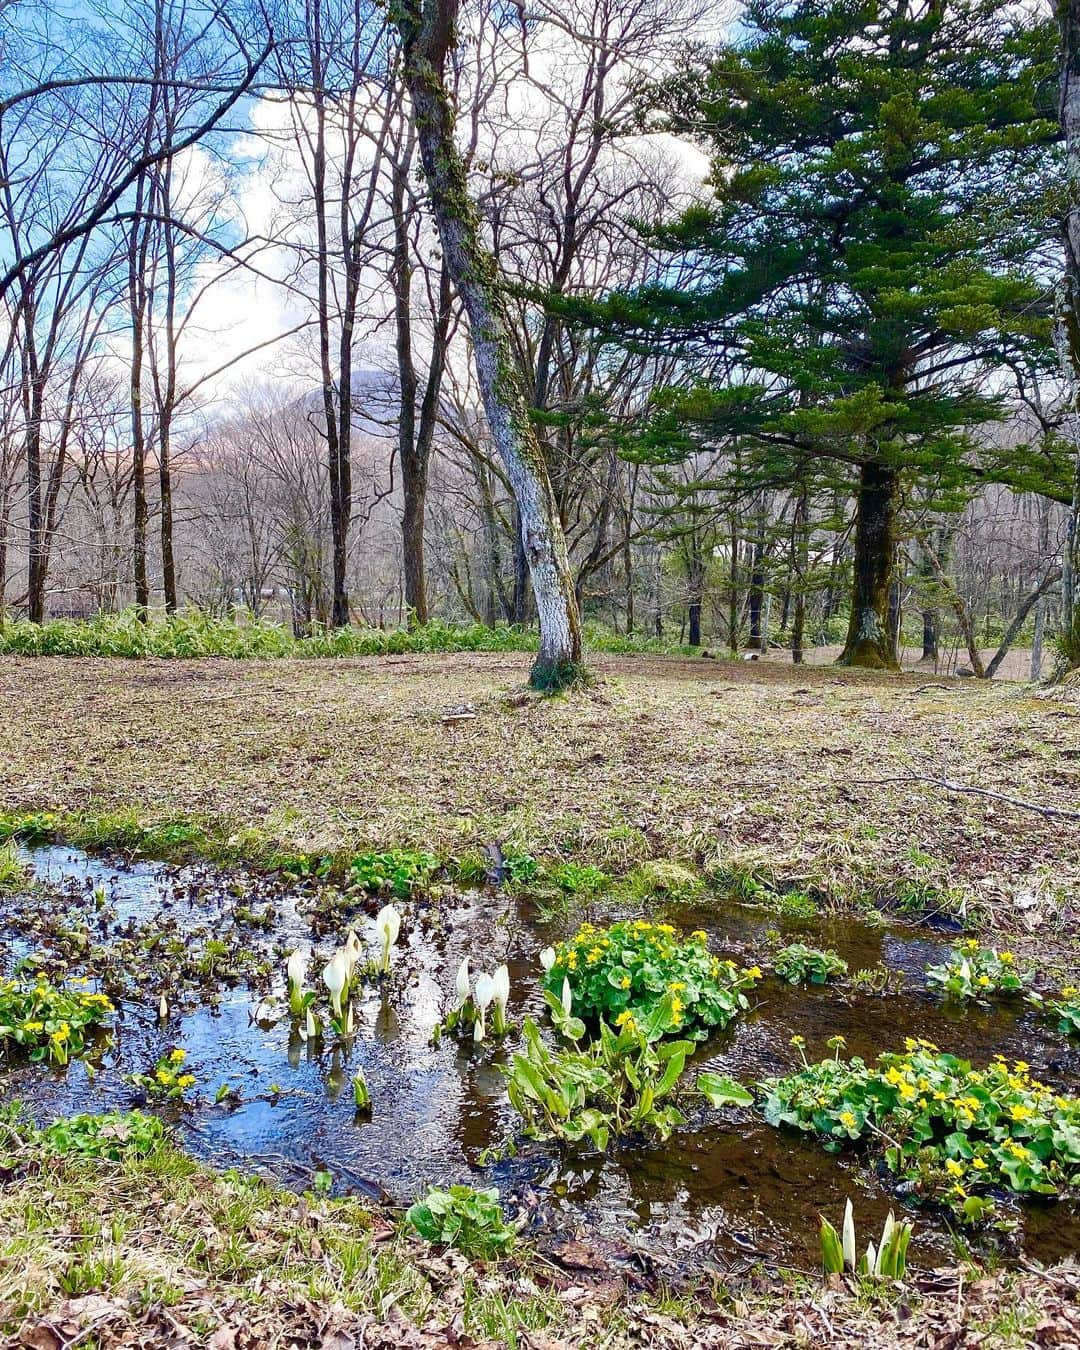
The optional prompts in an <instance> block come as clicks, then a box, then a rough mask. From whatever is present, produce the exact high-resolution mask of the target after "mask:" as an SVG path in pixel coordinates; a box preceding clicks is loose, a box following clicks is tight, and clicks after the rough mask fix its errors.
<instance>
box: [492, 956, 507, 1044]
mask: <svg viewBox="0 0 1080 1350" xmlns="http://www.w3.org/2000/svg"><path fill="white" fill-rule="evenodd" d="M491 980H492V983H493V984H494V986H495V995H494V997H495V1012H494V1014H493V1015H492V1019H491V1020H492V1030H493V1031H494V1032H495V1035H496V1036H503V1035H505V1034H506V1005H507V1004H508V1003H509V1002H510V972H509V970H507V968H506V966H505V965H501V966H499V968H498V969H497V970H496V971H495V973H494V974H493V975H492V977H491Z"/></svg>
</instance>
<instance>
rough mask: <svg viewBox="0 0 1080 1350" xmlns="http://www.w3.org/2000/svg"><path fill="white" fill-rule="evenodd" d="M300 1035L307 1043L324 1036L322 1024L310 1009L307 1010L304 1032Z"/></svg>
mask: <svg viewBox="0 0 1080 1350" xmlns="http://www.w3.org/2000/svg"><path fill="white" fill-rule="evenodd" d="M300 1034H301V1036H303V1038H304V1040H305V1041H317V1040H318V1039H319V1037H320V1036H321V1035H322V1023H321V1022H320V1021H319V1019H318V1018H317V1017H316V1016H315V1014H314V1013H313V1012H312V1011H311V1009H310V1008H308V1010H307V1016H306V1017H305V1018H304V1026H303V1030H302V1031H301V1032H300Z"/></svg>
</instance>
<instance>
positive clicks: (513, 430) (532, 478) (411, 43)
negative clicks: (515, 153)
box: [396, 0, 582, 688]
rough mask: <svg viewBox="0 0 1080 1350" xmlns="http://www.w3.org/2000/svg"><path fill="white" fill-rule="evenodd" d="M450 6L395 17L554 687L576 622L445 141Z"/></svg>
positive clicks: (428, 2) (554, 523) (509, 351)
mask: <svg viewBox="0 0 1080 1350" xmlns="http://www.w3.org/2000/svg"><path fill="white" fill-rule="evenodd" d="M458 8H459V6H458V3H457V0H450V2H449V3H439V2H438V0H422V4H417V3H415V2H413V3H407V4H406V5H404V6H403V10H402V12H401V13H400V14H399V16H398V17H397V18H396V23H397V25H398V28H399V30H400V32H401V36H402V41H403V45H404V55H405V66H404V72H405V81H406V84H407V87H408V90H409V96H410V99H411V102H412V116H413V120H414V124H415V126H416V129H417V138H418V142H419V146H420V158H421V162H422V163H423V166H424V175H425V178H426V179H427V184H428V190H429V192H430V194H431V204H432V211H433V213H434V216H435V221H436V224H437V226H438V230H439V237H440V239H441V241H442V246H443V256H444V258H445V262H446V267H447V270H448V271H449V273H450V276H451V279H452V280H453V283H454V286H455V288H456V290H457V292H458V295H459V296H460V297H461V301H462V304H463V305H464V306H465V310H466V312H467V313H468V316H469V327H470V331H471V334H472V343H473V355H474V359H475V363H476V374H477V380H478V382H479V385H480V390H481V395H482V398H483V402H484V410H485V412H486V414H487V419H488V423H489V425H490V428H491V434H492V438H493V440H494V442H495V445H496V447H497V449H498V452H499V456H500V458H501V459H502V462H503V464H504V466H505V469H506V474H507V477H508V478H509V480H510V484H511V487H512V488H513V492H514V500H515V501H516V503H517V505H518V509H519V511H520V514H521V536H522V541H523V546H524V549H525V554H526V557H527V559H528V563H529V571H530V575H531V578H532V585H533V595H534V597H535V600H536V608H537V614H538V616H539V619H540V650H539V652H538V653H537V658H536V662H535V664H534V666H533V670H532V675H531V680H532V683H533V684H534V685H536V686H540V687H545V688H549V687H558V686H560V685H564V684H566V683H567V682H568V681H569V680H571V679H572V678H574V677H575V675H576V674H577V672H578V670H579V669H580V666H581V661H582V643H581V621H580V618H579V615H578V608H577V601H576V599H575V596H574V586H573V578H572V576H571V572H570V563H569V559H568V558H567V553H566V540H565V537H564V535H563V531H562V525H561V522H560V520H559V517H558V512H557V509H556V505H555V499H554V496H553V494H552V491H551V483H550V481H549V479H548V474H547V466H546V465H545V463H544V457H543V453H542V451H541V449H540V444H539V441H538V440H537V437H536V433H535V431H534V430H533V427H532V424H531V422H530V420H529V413H528V404H527V400H526V398H525V393H524V389H523V387H522V383H521V377H520V375H519V373H518V371H517V370H516V368H515V364H514V359H513V348H512V346H511V343H510V339H509V334H508V331H507V320H506V315H505V311H504V308H503V302H502V298H501V296H500V294H499V287H498V276H497V272H496V267H495V262H494V259H493V258H492V257H491V255H490V253H489V252H488V250H487V248H486V247H485V245H484V243H483V241H482V239H481V235H480V223H479V218H478V215H477V211H476V206H475V204H474V203H473V201H472V200H471V198H470V196H469V192H468V186H467V183H466V179H465V170H464V165H463V163H462V160H461V155H460V154H459V152H458V149H457V145H456V143H455V141H454V121H453V114H452V112H451V109H450V101H449V98H448V96H447V90H446V80H445V68H446V58H447V55H448V53H449V50H450V46H451V42H452V40H453V32H454V25H455V22H456V19H457V13H458Z"/></svg>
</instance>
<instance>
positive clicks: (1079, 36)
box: [1058, 0, 1080, 669]
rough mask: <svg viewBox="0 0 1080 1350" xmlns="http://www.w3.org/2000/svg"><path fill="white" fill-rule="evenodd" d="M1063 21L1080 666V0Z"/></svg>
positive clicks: (1072, 549)
mask: <svg viewBox="0 0 1080 1350" xmlns="http://www.w3.org/2000/svg"><path fill="white" fill-rule="evenodd" d="M1058 19H1059V22H1060V25H1061V101H1060V105H1059V106H1060V109H1061V130H1062V135H1063V136H1064V140H1065V176H1066V189H1067V193H1068V197H1067V201H1068V211H1067V212H1066V215H1065V240H1064V243H1065V281H1064V288H1063V290H1064V295H1063V303H1062V305H1061V307H1060V308H1061V313H1060V337H1061V339H1062V341H1061V350H1062V364H1063V366H1065V367H1066V369H1065V371H1064V373H1065V375H1066V378H1067V379H1068V381H1069V383H1070V385H1071V391H1070V392H1071V394H1072V401H1073V407H1072V409H1071V412H1072V418H1071V422H1072V432H1073V437H1074V439H1075V442H1076V447H1075V458H1074V462H1073V492H1072V507H1071V509H1070V511H1069V516H1068V525H1067V529H1066V536H1065V547H1064V550H1063V558H1062V563H1063V566H1062V599H1063V610H1064V612H1063V614H1062V633H1061V654H1062V657H1063V660H1064V664H1065V666H1066V668H1067V669H1075V668H1076V667H1080V408H1078V407H1077V406H1076V405H1077V403H1078V402H1080V0H1059V3H1058Z"/></svg>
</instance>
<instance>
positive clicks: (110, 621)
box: [0, 609, 692, 692]
mask: <svg viewBox="0 0 1080 1350" xmlns="http://www.w3.org/2000/svg"><path fill="white" fill-rule="evenodd" d="M585 640H586V646H587V647H588V649H589V650H591V651H596V652H607V653H616V654H618V653H627V654H629V653H635V652H658V653H660V652H678V653H683V654H689V653H690V652H691V650H692V649H691V648H688V647H680V646H678V645H675V644H672V643H666V642H662V641H657V640H656V639H654V638H646V637H643V636H637V635H631V636H628V637H627V636H622V635H619V634H615V633H611V632H608V631H607V630H604V629H600V628H589V629H587V631H586V634H585ZM538 646H539V635H538V634H537V633H536V632H535V631H532V630H530V629H528V628H523V627H516V626H511V625H506V624H501V625H496V626H495V627H490V628H489V627H488V626H487V625H485V624H479V623H477V624H471V625H464V626H461V625H456V624H450V623H446V622H444V621H442V620H440V619H433V620H432V621H431V622H430V623H427V624H423V625H421V626H420V627H417V628H409V629H403V628H393V629H382V628H353V627H348V628H326V629H319V630H317V631H315V632H313V633H312V634H311V636H309V637H301V638H297V637H294V636H293V634H292V633H291V632H290V631H289V629H288V628H286V627H284V626H283V625H282V624H278V623H273V622H270V621H269V620H266V619H254V618H251V619H248V620H247V621H245V622H237V621H235V620H233V619H219V618H214V617H212V616H210V615H208V614H204V613H202V612H201V611H199V610H197V609H189V610H186V611H185V612H184V613H182V614H174V615H168V616H163V617H161V618H154V619H151V620H150V621H149V622H143V621H142V620H141V619H140V618H139V615H138V613H137V611H136V610H134V609H128V610H124V611H123V612H122V613H119V614H98V615H96V616H94V617H93V618H91V619H53V620H51V621H50V622H49V623H44V624H35V623H30V622H29V621H28V620H18V621H16V622H14V623H6V624H4V625H3V627H0V655H5V656H80V657H87V656H100V657H123V658H127V659H133V660H139V659H143V658H146V657H151V656H152V657H157V658H159V659H161V658H165V659H176V660H198V659H205V658H207V657H227V658H231V659H234V660H242V659H265V658H274V657H290V658H295V657H328V656H329V657H334V656H400V655H405V654H408V653H417V652H534V651H536V649H537V647H538ZM587 678H588V677H587V674H586V672H585V669H584V667H583V666H582V665H580V664H579V663H575V662H555V663H547V664H545V665H543V666H541V667H538V668H537V669H536V670H535V671H534V673H533V677H532V681H531V682H532V684H533V687H534V688H536V689H540V690H543V691H544V692H557V691H559V690H562V689H567V688H570V687H572V686H575V685H580V684H581V683H582V681H583V680H585V679H587Z"/></svg>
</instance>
